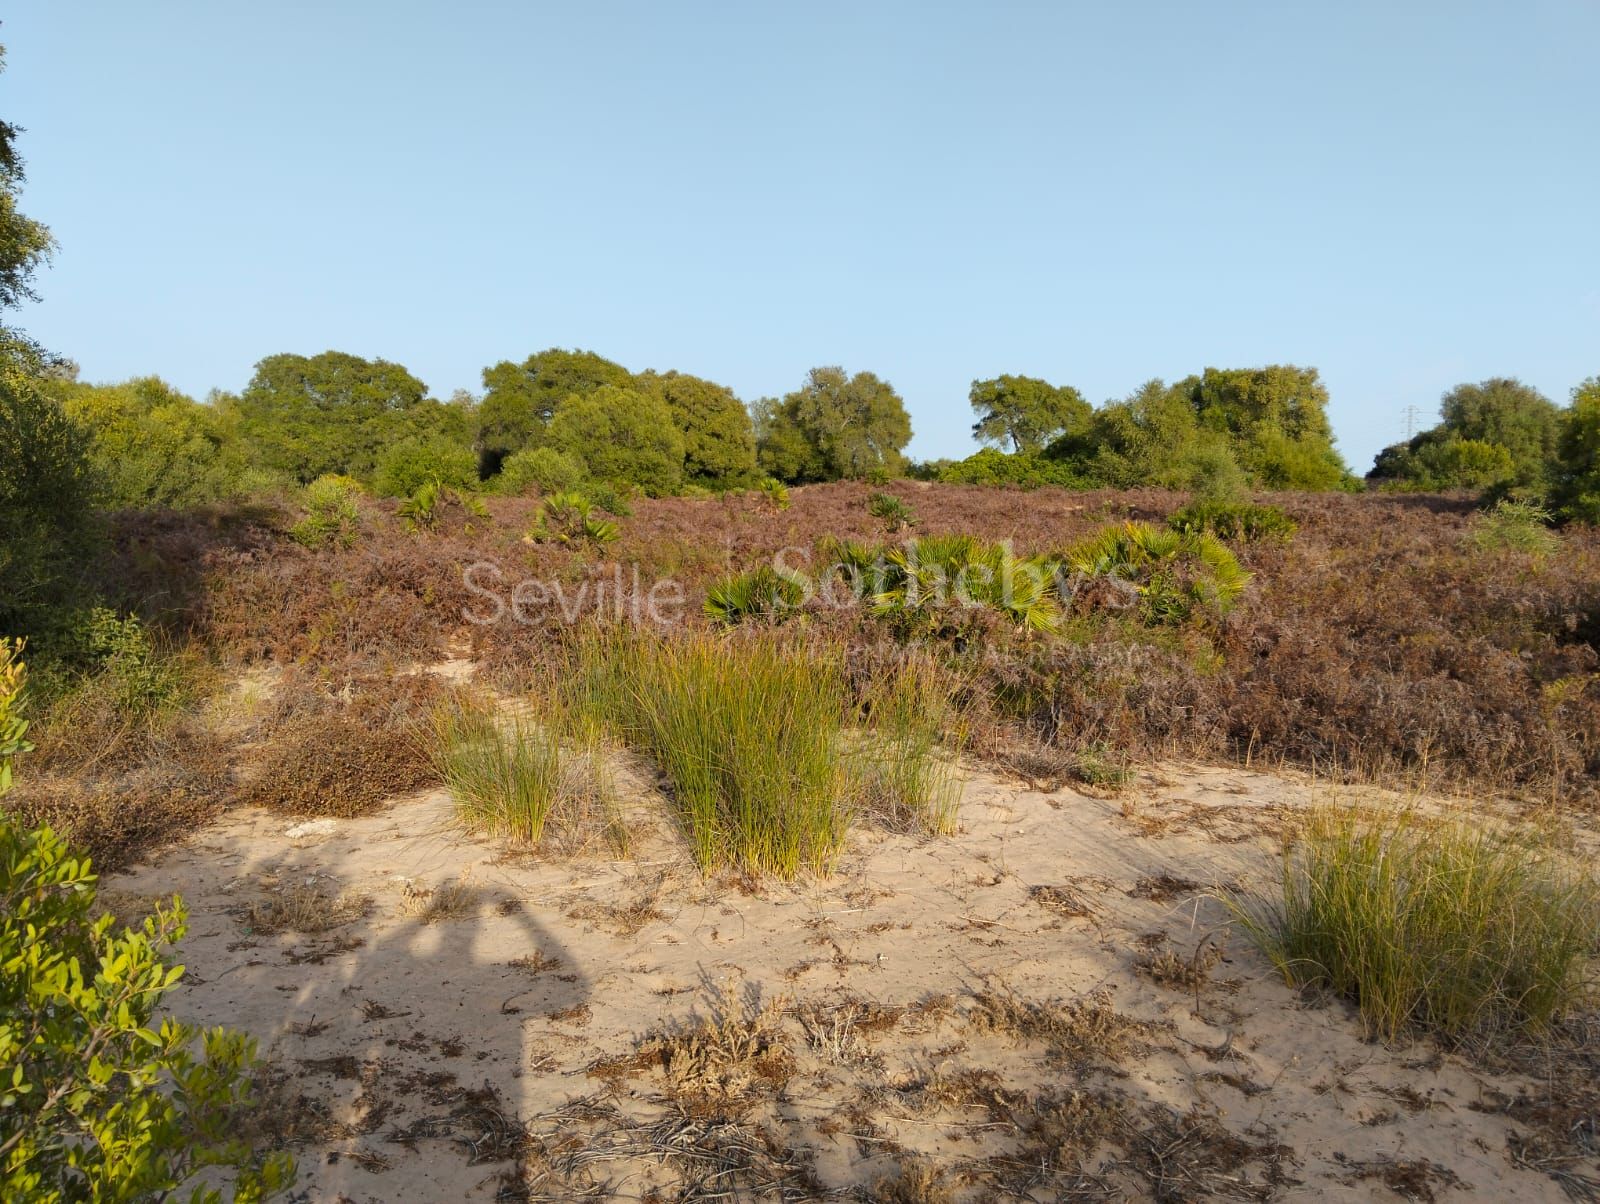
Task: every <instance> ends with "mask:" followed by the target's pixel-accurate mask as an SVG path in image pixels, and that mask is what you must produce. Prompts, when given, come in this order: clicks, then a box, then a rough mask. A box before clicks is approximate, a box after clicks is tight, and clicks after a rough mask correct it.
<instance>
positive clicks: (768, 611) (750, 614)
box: [705, 565, 805, 627]
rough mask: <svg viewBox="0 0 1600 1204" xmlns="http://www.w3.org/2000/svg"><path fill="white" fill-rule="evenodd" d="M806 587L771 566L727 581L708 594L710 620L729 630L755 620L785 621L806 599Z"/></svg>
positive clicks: (707, 592)
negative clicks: (727, 627) (739, 624)
mask: <svg viewBox="0 0 1600 1204" xmlns="http://www.w3.org/2000/svg"><path fill="white" fill-rule="evenodd" d="M804 597H805V588H804V587H803V586H802V585H801V584H800V583H799V582H798V581H796V580H794V579H793V578H792V577H786V576H784V575H783V574H782V573H779V572H778V571H777V570H776V569H773V568H770V567H769V566H767V565H761V566H760V567H758V568H754V569H751V570H750V571H749V572H745V573H735V574H734V575H733V576H732V577H727V578H724V579H723V580H721V581H719V582H717V583H716V584H715V585H713V586H712V587H711V588H710V589H709V590H707V591H706V602H705V613H706V617H707V618H710V619H713V620H715V621H716V622H718V623H722V624H725V625H727V626H729V627H731V626H733V625H734V624H735V623H743V622H746V621H748V620H751V619H781V618H783V617H784V616H786V615H788V614H790V613H791V612H792V611H793V610H794V608H795V607H797V606H799V605H800V603H801V602H802V601H803V600H804Z"/></svg>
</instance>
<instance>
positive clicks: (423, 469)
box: [372, 435, 478, 498]
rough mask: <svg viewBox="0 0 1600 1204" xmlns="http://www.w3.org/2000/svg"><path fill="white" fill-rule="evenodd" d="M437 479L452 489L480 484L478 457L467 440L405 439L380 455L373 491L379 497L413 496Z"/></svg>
mask: <svg viewBox="0 0 1600 1204" xmlns="http://www.w3.org/2000/svg"><path fill="white" fill-rule="evenodd" d="M431 482H437V483H438V484H440V485H444V486H448V487H450V488H452V489H473V488H476V486H477V484H478V457H477V456H476V455H474V454H473V452H472V450H471V449H470V448H468V447H467V446H466V445H465V444H464V443H451V442H450V441H448V440H445V439H419V438H417V437H416V436H414V435H413V436H411V437H410V438H406V439H402V440H400V441H399V442H398V443H395V444H394V445H392V446H391V447H389V448H388V450H386V451H385V452H384V453H383V454H382V455H381V456H379V457H378V466H377V468H376V469H375V470H374V471H373V474H372V490H373V492H374V493H376V494H377V495H378V496H379V497H397V498H406V497H413V496H415V495H416V493H417V492H418V491H419V490H420V489H422V488H423V486H425V485H427V484H429V483H431Z"/></svg>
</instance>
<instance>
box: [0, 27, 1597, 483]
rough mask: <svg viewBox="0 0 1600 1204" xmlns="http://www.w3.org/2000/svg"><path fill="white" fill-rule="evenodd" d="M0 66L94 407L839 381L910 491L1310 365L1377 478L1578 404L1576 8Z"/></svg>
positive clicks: (1583, 256) (91, 54)
mask: <svg viewBox="0 0 1600 1204" xmlns="http://www.w3.org/2000/svg"><path fill="white" fill-rule="evenodd" d="M0 40H3V41H4V42H5V43H6V45H7V47H8V64H9V66H8V70H7V72H6V74H5V75H4V76H0V115H3V116H4V117H6V118H7V119H8V120H12V121H15V122H18V123H19V124H21V125H24V126H26V127H27V133H26V134H25V135H24V137H23V140H22V144H21V146H22V150H23V153H24V154H25V156H26V157H27V160H28V169H29V184H28V189H27V192H26V194H25V197H24V209H25V210H26V211H27V212H28V213H29V214H30V215H32V216H35V217H38V218H39V219H41V220H43V221H45V222H47V223H49V224H50V225H51V226H52V228H53V229H54V231H55V234H56V236H57V238H58V239H59V240H60V243H61V250H60V253H59V255H58V256H57V258H56V262H55V264H54V265H53V266H52V267H51V268H50V269H49V270H48V271H47V272H46V273H45V274H44V276H43V277H42V280H41V292H42V294H43V301H42V303H41V304H39V305H37V306H34V307H30V308H29V311H28V312H27V313H26V314H24V315H23V319H22V321H23V324H24V325H26V326H27V327H28V328H29V330H30V331H31V332H32V333H33V334H34V335H35V336H36V337H38V338H39V339H40V340H41V341H42V342H44V343H45V344H46V345H47V346H49V347H51V348H53V349H55V350H58V351H61V352H64V353H66V354H68V355H70V356H72V357H73V358H75V359H76V360H78V362H79V363H80V364H81V365H82V368H83V374H84V376H85V377H86V378H88V379H94V380H105V379H118V378H122V377H126V376H129V375H133V374H142V373H159V374H161V375H163V376H165V377H167V378H168V379H169V380H172V381H173V382H175V383H176V384H178V385H179V386H181V387H182V388H184V389H186V390H188V391H190V392H193V393H195V394H196V395H202V394H204V392H205V391H206V390H207V389H209V388H211V387H213V386H217V387H221V388H229V389H236V388H239V387H240V386H242V385H243V384H244V382H245V381H246V380H247V379H248V377H249V375H250V371H251V366H252V365H253V364H254V362H255V361H256V360H258V359H260V358H261V357H262V356H264V355H268V354H271V353H274V352H279V351H302V352H307V353H314V352H317V351H321V350H325V349H327V348H329V347H335V348H339V349H341V350H347V351H352V352H356V353H359V354H364V355H381V356H384V357H386V358H389V359H394V360H398V361H400V362H401V363H403V364H405V365H406V366H408V367H409V368H410V369H411V370H412V371H413V372H415V373H416V374H417V375H419V376H420V377H422V378H423V379H424V380H425V381H427V382H428V384H429V385H430V386H431V387H432V388H433V389H434V391H435V392H436V393H438V394H439V395H441V396H443V395H448V393H449V392H450V391H451V390H453V389H455V388H458V387H468V388H477V387H478V384H479V381H478V373H479V371H480V370H481V368H482V367H483V366H484V365H485V364H488V363H491V362H493V361H496V360H499V359H506V358H521V357H523V356H525V355H527V354H529V353H530V352H533V351H535V350H538V349H540V348H543V347H548V346H580V347H586V348H592V349H594V350H597V351H599V352H601V353H603V354H605V355H608V356H610V357H612V358H614V359H617V360H620V361H621V362H623V363H624V364H626V365H628V366H629V367H630V368H634V369H639V368H644V367H652V366H653V367H657V368H662V369H666V368H677V369H680V370H682V371H687V372H694V373H698V374H701V375H704V376H709V377H712V378H714V379H716V380H720V381H722V382H724V383H726V384H729V385H731V386H732V387H733V388H734V389H736V390H737V391H738V392H739V393H740V395H741V396H743V397H745V398H747V399H750V398H754V397H758V396H761V395H764V394H777V393H782V392H785V391H788V390H790V389H792V388H794V387H795V386H796V385H797V384H798V383H799V381H800V379H801V377H802V376H803V374H804V373H805V371H806V369H807V368H809V367H811V366H812V365H815V364H824V363H839V364H843V365H845V366H846V367H847V368H849V369H851V370H853V371H854V370H860V369H870V370H872V371H875V372H877V373H878V374H879V375H881V376H884V377H886V378H887V379H889V380H890V381H892V382H893V383H894V385H895V386H896V387H897V388H898V389H899V390H900V392H901V393H902V395H904V397H905V398H906V401H907V404H908V406H909V408H910V410H911V413H912V419H913V422H914V425H915V427H916V432H917V434H916V438H915V440H914V442H913V444H912V451H913V452H914V453H915V454H917V455H919V456H924V457H929V456H937V455H963V454H966V452H967V451H969V450H970V448H971V442H970V437H969V433H968V432H969V428H970V424H971V422H972V415H971V413H970V411H969V408H968V406H967V403H966V390H967V387H968V384H969V382H970V381H971V380H972V379H973V378H975V377H988V376H993V375H997V374H999V373H1002V372H1014V373H1023V374H1029V375H1037V376H1044V377H1047V378H1049V379H1051V380H1053V381H1056V382H1058V383H1070V384H1073V385H1076V386H1077V387H1078V388H1080V389H1081V390H1083V392H1084V393H1085V394H1086V395H1087V396H1089V397H1090V398H1091V400H1094V401H1096V402H1097V403H1098V402H1100V401H1103V400H1106V399H1108V398H1111V397H1118V396H1123V395H1126V394H1127V393H1129V392H1131V391H1132V390H1133V389H1134V388H1135V387H1136V386H1137V385H1139V384H1140V382H1142V381H1144V380H1146V379H1148V378H1150V377H1152V376H1163V377H1166V378H1168V379H1173V378H1177V377H1181V376H1183V375H1186V374H1188V373H1189V372H1193V371H1198V370H1200V369H1201V368H1203V367H1205V366H1207V365H1213V366H1243V365H1253V364H1261V363H1270V362H1291V363H1301V364H1313V365H1316V366H1317V367H1318V368H1320V369H1321V370H1322V373H1323V377H1324V379H1325V380H1326V381H1327V383H1328V385H1329V388H1330V390H1331V392H1332V395H1333V406H1332V415H1333V419H1334V425H1335V428H1336V430H1337V432H1338V435H1339V439H1340V445H1341V448H1342V449H1343V450H1344V452H1345V454H1346V456H1347V457H1348V458H1349V459H1350V461H1351V463H1352V464H1353V465H1355V466H1356V467H1357V469H1358V470H1364V469H1365V468H1366V467H1367V466H1368V465H1369V464H1370V462H1371V457H1372V454H1373V453H1374V452H1375V451H1376V450H1377V449H1378V448H1379V447H1381V446H1382V445H1383V444H1385V443H1388V442H1391V441H1393V440H1394V439H1396V438H1398V437H1400V436H1401V435H1402V434H1403V433H1404V426H1405V417H1404V411H1405V409H1406V407H1407V406H1408V405H1415V406H1417V407H1419V408H1420V410H1421V411H1422V412H1423V415H1424V417H1425V418H1427V419H1429V420H1431V416H1432V414H1433V413H1434V410H1435V407H1436V405H1437V401H1438V397H1439V394H1440V393H1441V392H1443V391H1444V390H1445V389H1447V388H1449V387H1450V386H1451V385H1453V384H1455V383H1457V382H1460V381H1463V380H1477V379H1481V378H1483V377H1486V376H1490V375H1502V374H1504V375H1517V376H1520V377H1522V378H1523V379H1524V380H1526V381H1528V382H1530V383H1532V384H1534V385H1536V386H1537V387H1539V388H1540V389H1542V390H1543V391H1544V392H1545V393H1546V394H1548V395H1550V396H1551V397H1553V398H1555V399H1557V400H1559V401H1563V402H1564V401H1565V400H1566V399H1567V395H1568V391H1569V390H1570V388H1571V386H1573V385H1574V384H1576V383H1577V382H1578V381H1579V380H1580V379H1582V378H1584V377H1586V376H1590V375H1594V374H1596V373H1600V89H1597V88H1596V86H1595V82H1594V74H1593V72H1594V51H1595V48H1596V47H1597V46H1600V3H1596V0H1549V2H1539V0H1533V2H1529V3H1518V4H1510V3H1498V2H1497V3H1471V2H1469V3H1462V2H1460V0H1456V2H1453V3H1437V4H1435V3H1421V2H1410V3H1405V4H1394V3H1382V4H1367V3H1339V4H1321V5H1309V4H1283V3H1216V4H1194V3H1170V4H1168V3H1160V4H1157V3H1126V4H1104V3H1096V4H1066V3H1060V4H1044V3H1039V4H1019V3H982V4H980V3H977V2H973V3H970V4H961V5H957V4H943V3H929V2H922V3H905V4H898V3H896V4H891V3H868V2H864V0H856V2H854V3H841V4H830V3H821V4H818V3H808V4H804V5H801V4H792V5H785V6H778V5H769V4H759V3H743V4H734V3H726V4H692V3H681V4H664V3H659V2H657V3H638V4H616V3H587V2H586V3H581V4H580V3H569V4H563V5H543V4H532V3H523V4H512V3H505V4H490V3H468V2H458V3H451V4H444V3H438V4H414V3H409V4H408V3H396V2H394V0H389V2H386V3H377V2H376V0H370V2H369V0H342V2H341V0H325V2H323V3H317V4H291V3H281V2H275V3H271V4H255V5H245V4H204V3H199V2H198V0H196V2H191V3H159V2H158V3H150V4H140V5H133V4H126V3H116V4H113V3H73V4H45V3H35V4H32V5H29V6H26V7H25V8H24V9H23V10H22V11H20V12H16V11H13V12H12V13H11V14H10V15H8V17H7V19H6V21H5V23H4V25H3V26H0Z"/></svg>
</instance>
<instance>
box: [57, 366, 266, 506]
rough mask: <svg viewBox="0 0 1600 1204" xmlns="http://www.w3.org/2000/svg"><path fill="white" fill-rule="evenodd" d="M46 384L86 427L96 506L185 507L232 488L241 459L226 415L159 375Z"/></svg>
mask: <svg viewBox="0 0 1600 1204" xmlns="http://www.w3.org/2000/svg"><path fill="white" fill-rule="evenodd" d="M48 391H49V392H51V393H53V394H54V395H55V396H56V397H57V398H59V399H60V401H61V405H62V409H63V410H64V411H65V413H66V415H67V417H68V418H70V419H71V420H72V421H74V422H75V423H77V424H78V426H80V427H82V428H83V429H84V430H85V431H86V432H87V433H88V436H89V458H90V461H91V465H92V469H93V472H94V474H95V476H96V477H97V478H98V480H99V482H100V485H101V502H102V504H103V505H106V506H109V507H112V508H117V509H130V510H131V509H145V508H149V507H153V506H171V507H184V506H196V505H204V504H206V503H209V502H217V501H222V500H224V499H226V498H230V497H233V496H236V495H237V494H238V492H239V489H240V484H241V479H242V477H243V474H244V471H245V467H246V466H245V462H244V457H243V449H242V448H241V447H240V445H239V441H238V439H237V438H236V437H234V436H233V434H232V431H231V429H230V423H229V422H228V421H227V418H226V416H225V415H223V414H220V413H218V412H217V411H216V410H215V409H213V408H212V407H210V406H206V405H202V404H200V403H199V402H197V401H195V400H194V399H193V398H191V397H188V396H186V395H184V394H183V393H180V392H179V391H178V390H177V389H175V388H173V387H172V386H171V385H169V384H167V382H166V381H164V380H162V379H161V378H160V377H157V376H145V377H139V378H136V379H134V380H130V381H125V382H124V383H122V384H117V385H87V384H78V383H76V382H61V383H56V384H53V385H51V386H48Z"/></svg>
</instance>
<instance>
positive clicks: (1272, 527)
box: [1167, 498, 1297, 543]
mask: <svg viewBox="0 0 1600 1204" xmlns="http://www.w3.org/2000/svg"><path fill="white" fill-rule="evenodd" d="M1167 525H1168V526H1170V527H1171V528H1172V529H1173V530H1174V531H1177V532H1180V533H1182V534H1184V535H1203V534H1210V535H1215V536H1216V537H1217V538H1218V539H1227V540H1237V541H1239V542H1241V543H1256V542H1260V541H1263V540H1274V539H1275V540H1287V539H1289V538H1290V537H1291V536H1292V535H1293V534H1294V533H1295V531H1296V530H1297V526H1296V523H1295V521H1294V520H1293V519H1292V518H1290V517H1289V516H1288V515H1287V514H1285V513H1284V512H1283V511H1282V510H1279V509H1278V508H1277V507H1276V506H1258V505H1256V504H1255V503H1254V502H1237V501H1227V500H1223V499H1220V498H1201V499H1199V500H1197V501H1193V502H1190V503H1189V504H1188V505H1187V506H1185V507H1183V509H1181V510H1179V511H1178V512H1177V513H1175V514H1174V515H1173V516H1172V517H1171V518H1169V519H1168V520H1167Z"/></svg>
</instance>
